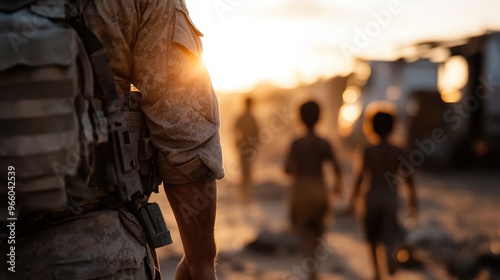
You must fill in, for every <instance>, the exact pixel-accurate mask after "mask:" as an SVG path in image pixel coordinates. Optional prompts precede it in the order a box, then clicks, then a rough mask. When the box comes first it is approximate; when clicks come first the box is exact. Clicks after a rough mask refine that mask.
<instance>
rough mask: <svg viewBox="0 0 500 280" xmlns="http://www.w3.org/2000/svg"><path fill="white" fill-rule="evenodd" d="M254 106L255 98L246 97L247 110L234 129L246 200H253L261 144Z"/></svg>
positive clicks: (244, 198)
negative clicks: (252, 191)
mask: <svg viewBox="0 0 500 280" xmlns="http://www.w3.org/2000/svg"><path fill="white" fill-rule="evenodd" d="M252 107H253V100H252V99H251V98H250V97H247V98H246V99H245V112H244V113H243V115H241V116H240V117H239V118H238V120H237V121H236V125H235V129H234V131H235V135H236V145H237V147H238V153H239V156H240V167H241V177H242V183H241V188H242V195H243V200H244V201H245V202H249V201H250V200H251V192H250V189H251V187H252V163H253V161H255V158H256V156H257V148H258V145H259V127H258V125H257V121H256V120H255V117H254V116H253V115H252Z"/></svg>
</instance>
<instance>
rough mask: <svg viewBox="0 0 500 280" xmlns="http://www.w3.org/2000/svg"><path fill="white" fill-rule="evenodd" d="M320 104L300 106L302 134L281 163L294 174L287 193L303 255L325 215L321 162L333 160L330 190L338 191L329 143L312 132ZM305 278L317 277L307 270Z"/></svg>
mask: <svg viewBox="0 0 500 280" xmlns="http://www.w3.org/2000/svg"><path fill="white" fill-rule="evenodd" d="M319 115H320V107H319V105H318V104H317V103H316V102H314V101H309V102H307V103H305V104H303V105H302V106H301V107H300V117H301V120H302V122H303V123H304V125H305V126H306V128H307V133H306V135H304V136H302V137H300V138H298V139H296V140H294V141H293V142H292V145H291V148H290V150H289V153H288V157H287V160H286V163H285V171H286V172H287V173H288V174H291V175H293V176H294V183H293V185H292V189H291V195H290V219H291V223H292V225H293V227H294V228H295V230H296V231H297V232H298V233H299V234H300V235H301V237H302V240H304V253H305V255H306V257H313V255H314V250H315V249H316V248H318V246H319V243H318V241H319V239H320V238H321V237H322V235H323V233H324V231H325V229H326V222H327V218H328V210H329V209H330V207H329V199H328V197H329V195H328V190H327V186H326V184H325V181H324V176H323V163H325V162H331V163H332V164H333V167H334V170H335V174H336V180H335V186H334V188H333V192H332V194H340V191H341V188H340V186H341V184H340V182H341V173H340V167H339V164H338V162H337V160H336V159H335V156H334V152H333V149H332V147H331V145H330V143H329V142H328V141H327V140H325V139H323V138H321V137H319V136H318V135H316V133H315V132H314V127H315V125H316V123H317V122H318V120H319ZM308 277H309V278H308V279H317V272H316V271H311V272H310V273H309V275H308Z"/></svg>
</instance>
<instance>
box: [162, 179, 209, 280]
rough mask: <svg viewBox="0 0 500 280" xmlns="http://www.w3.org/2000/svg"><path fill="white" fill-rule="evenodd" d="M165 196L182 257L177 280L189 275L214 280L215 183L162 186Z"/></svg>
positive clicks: (194, 277) (192, 277)
mask: <svg viewBox="0 0 500 280" xmlns="http://www.w3.org/2000/svg"><path fill="white" fill-rule="evenodd" d="M165 192H166V194H167V198H168V200H169V202H170V205H171V207H172V211H173V212H174V215H175V218H176V220H177V225H178V227H179V233H180V235H181V239H182V244H183V247H184V254H185V257H184V259H183V262H182V263H181V264H180V265H179V268H178V271H177V273H178V277H177V278H178V279H189V278H185V277H186V276H187V275H188V274H189V276H190V277H191V279H215V258H216V255H217V249H216V244H215V237H214V225H215V215H216V208H217V187H216V183H215V181H210V182H191V183H187V184H181V185H166V186H165ZM179 274H182V275H183V276H182V277H181V276H179Z"/></svg>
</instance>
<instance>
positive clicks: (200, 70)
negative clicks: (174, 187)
mask: <svg viewBox="0 0 500 280" xmlns="http://www.w3.org/2000/svg"><path fill="white" fill-rule="evenodd" d="M154 2H156V3H154ZM200 36H202V34H201V32H200V31H198V29H197V28H196V27H195V26H194V24H193V23H192V22H191V19H190V18H189V15H188V11H187V9H186V5H185V3H184V0H173V1H172V0H168V1H167V0H157V1H151V2H149V5H146V6H145V7H144V9H143V11H142V19H141V22H140V25H139V35H138V37H137V40H136V44H135V46H134V49H133V51H132V56H133V65H134V69H133V71H132V83H133V84H134V85H135V86H137V87H138V88H139V89H140V91H141V92H142V95H143V100H142V103H141V106H142V110H143V111H144V113H145V115H146V119H147V124H148V127H149V128H150V132H151V136H152V139H153V143H154V145H155V146H156V147H157V148H158V149H159V151H160V155H159V158H158V166H159V170H160V176H161V177H162V179H163V181H164V182H166V183H170V184H182V183H189V182H193V181H202V180H210V179H220V178H222V177H223V176H224V171H223V167H222V152H221V146H220V138H219V125H220V120H219V109H218V104H217V98H216V95H215V93H214V90H213V87H212V83H211V80H210V76H209V74H208V71H207V69H206V68H205V66H204V65H203V63H202V60H201V55H202V44H201V40H200Z"/></svg>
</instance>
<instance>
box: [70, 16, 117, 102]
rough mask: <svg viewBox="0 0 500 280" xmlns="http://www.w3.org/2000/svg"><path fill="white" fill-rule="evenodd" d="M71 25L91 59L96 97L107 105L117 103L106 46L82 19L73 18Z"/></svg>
mask: <svg viewBox="0 0 500 280" xmlns="http://www.w3.org/2000/svg"><path fill="white" fill-rule="evenodd" d="M70 25H71V26H72V27H73V28H74V29H75V31H76V32H77V33H78V35H79V36H80V38H81V39H82V43H83V45H84V47H85V51H86V52H87V55H88V56H89V58H90V60H91V63H92V69H93V71H94V78H95V81H94V90H95V97H96V98H97V99H100V100H102V101H103V102H104V103H105V107H109V106H112V105H113V104H114V103H117V102H115V101H117V100H118V94H117V92H116V87H115V81H114V79H113V73H111V67H110V66H109V63H108V59H107V58H106V52H105V50H104V46H103V45H102V43H101V41H100V40H99V38H97V36H96V35H95V34H94V33H93V32H92V30H90V29H89V28H88V26H86V25H85V24H84V23H83V22H81V21H80V20H71V21H70ZM107 109H111V108H107ZM115 109H116V108H115Z"/></svg>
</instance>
